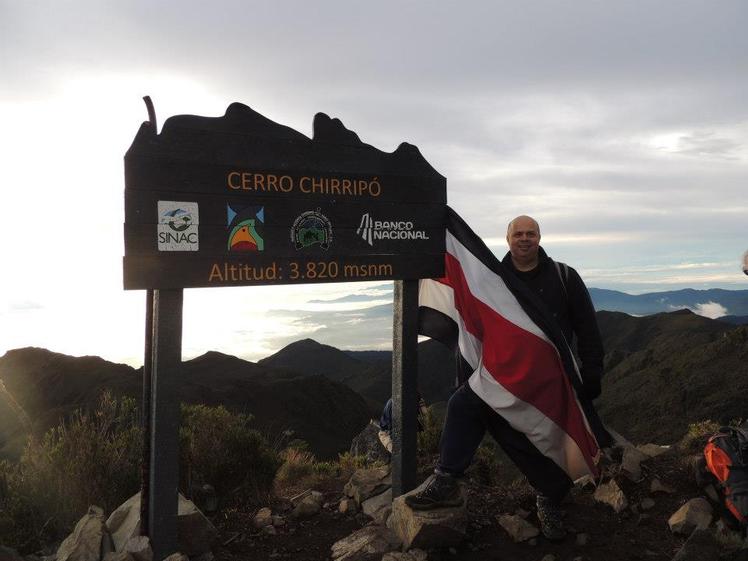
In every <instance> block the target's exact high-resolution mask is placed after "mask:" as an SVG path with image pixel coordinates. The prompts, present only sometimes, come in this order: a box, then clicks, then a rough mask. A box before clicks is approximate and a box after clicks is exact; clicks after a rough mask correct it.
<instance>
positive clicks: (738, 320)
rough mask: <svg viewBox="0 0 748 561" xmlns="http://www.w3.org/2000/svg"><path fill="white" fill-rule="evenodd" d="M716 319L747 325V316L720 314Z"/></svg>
mask: <svg viewBox="0 0 748 561" xmlns="http://www.w3.org/2000/svg"><path fill="white" fill-rule="evenodd" d="M717 319H718V320H719V321H724V322H726V323H730V324H732V325H748V316H722V317H719V318H717Z"/></svg>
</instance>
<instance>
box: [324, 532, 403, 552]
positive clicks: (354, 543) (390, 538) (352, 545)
mask: <svg viewBox="0 0 748 561" xmlns="http://www.w3.org/2000/svg"><path fill="white" fill-rule="evenodd" d="M399 547H400V541H399V540H398V539H397V536H396V535H395V534H394V533H393V532H392V530H390V529H388V528H385V527H384V526H376V525H373V524H372V525H370V526H364V527H363V528H361V529H360V530H357V531H355V532H354V533H352V534H351V535H350V536H347V537H345V538H343V539H342V540H339V541H337V542H335V543H334V544H333V545H332V548H331V550H332V559H333V561H379V560H380V559H382V556H383V555H384V554H385V553H387V552H389V551H393V550H396V549H399Z"/></svg>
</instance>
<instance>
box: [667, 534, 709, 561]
mask: <svg viewBox="0 0 748 561" xmlns="http://www.w3.org/2000/svg"><path fill="white" fill-rule="evenodd" d="M720 549H721V548H720V545H719V542H718V541H717V539H716V538H715V537H714V533H713V532H711V531H709V530H706V529H696V530H694V532H693V533H692V534H691V536H690V537H689V538H688V539H687V540H686V543H684V544H683V547H681V548H680V550H679V551H678V553H676V554H675V557H673V560H672V561H717V559H719V555H720Z"/></svg>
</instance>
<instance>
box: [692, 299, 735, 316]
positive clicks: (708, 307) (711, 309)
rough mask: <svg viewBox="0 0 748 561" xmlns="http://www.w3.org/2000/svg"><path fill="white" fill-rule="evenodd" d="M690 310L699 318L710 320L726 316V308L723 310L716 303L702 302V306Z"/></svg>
mask: <svg viewBox="0 0 748 561" xmlns="http://www.w3.org/2000/svg"><path fill="white" fill-rule="evenodd" d="M691 310H692V311H693V312H694V313H696V314H699V315H700V316H704V317H707V318H711V319H717V318H719V317H722V316H726V315H727V308H725V307H724V306H723V305H722V304H718V303H717V302H704V303H703V304H696V306H695V307H694V308H691Z"/></svg>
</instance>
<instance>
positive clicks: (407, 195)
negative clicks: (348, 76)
mask: <svg viewBox="0 0 748 561" xmlns="http://www.w3.org/2000/svg"><path fill="white" fill-rule="evenodd" d="M313 128H314V136H313V138H312V139H309V138H307V137H306V136H304V135H303V134H301V133H299V132H297V131H295V130H293V129H291V128H289V127H286V126H283V125H279V124H277V123H274V122H273V121H270V120H269V119H267V118H265V117H263V116H262V115H260V114H259V113H257V112H255V111H253V110H252V109H250V108H249V107H247V106H246V105H242V104H239V103H234V104H232V105H230V106H229V107H228V109H227V111H226V114H225V115H224V116H223V117H218V118H211V117H197V116H191V115H180V116H176V117H172V118H170V119H168V120H167V121H166V123H165V124H164V127H163V131H162V132H161V134H156V131H155V130H154V128H153V127H152V126H151V124H150V123H143V125H142V126H141V128H140V130H139V131H138V134H137V136H136V137H135V140H134V141H133V144H132V146H131V147H130V149H129V150H128V152H127V154H126V155H125V228H124V230H125V232H124V233H125V258H124V286H125V289H149V288H158V289H175V288H187V287H213V286H241V285H260V284H287V283H313V282H315V283H316V282H347V281H365V280H384V279H398V280H405V279H418V278H428V277H438V276H441V275H442V274H443V268H444V259H443V255H444V239H445V232H444V216H445V207H446V179H445V178H444V177H443V176H442V175H440V174H439V173H437V172H436V171H435V170H434V169H433V168H432V167H431V166H430V165H429V164H428V162H427V161H426V160H425V159H424V158H423V156H422V155H421V153H420V152H419V151H418V149H417V148H416V147H415V146H412V145H410V144H406V143H403V144H401V145H400V146H399V147H398V148H397V150H395V151H394V152H392V153H386V152H382V151H380V150H377V149H376V148H374V147H372V146H370V145H368V144H364V143H363V142H361V141H360V140H359V138H358V136H357V135H356V134H355V133H354V132H352V131H350V130H348V129H346V128H345V127H344V126H343V124H342V123H341V122H340V121H339V120H338V119H330V118H329V117H328V116H327V115H324V114H322V113H318V114H317V115H316V116H315V118H314V125H313Z"/></svg>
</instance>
